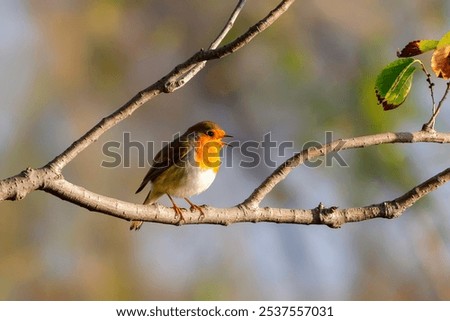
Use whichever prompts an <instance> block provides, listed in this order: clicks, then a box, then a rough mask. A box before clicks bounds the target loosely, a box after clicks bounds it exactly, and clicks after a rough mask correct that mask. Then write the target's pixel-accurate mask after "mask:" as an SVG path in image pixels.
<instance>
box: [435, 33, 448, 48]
mask: <svg viewBox="0 0 450 321" xmlns="http://www.w3.org/2000/svg"><path fill="white" fill-rule="evenodd" d="M448 45H450V31H449V32H447V33H446V34H445V35H444V36H443V37H442V38H441V40H439V43H438V44H437V49H439V48H443V47H445V46H448Z"/></svg>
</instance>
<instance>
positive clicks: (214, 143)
mask: <svg viewBox="0 0 450 321" xmlns="http://www.w3.org/2000/svg"><path fill="white" fill-rule="evenodd" d="M222 146H223V142H222V141H221V140H220V139H211V138H210V137H200V138H199V141H198V144H197V147H196V148H195V161H196V162H197V164H198V165H199V167H200V168H202V169H211V168H212V169H213V170H214V171H215V172H217V171H218V170H219V167H220V165H221V161H220V150H221V149H222Z"/></svg>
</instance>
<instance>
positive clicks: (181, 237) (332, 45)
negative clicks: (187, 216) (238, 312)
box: [0, 0, 450, 300]
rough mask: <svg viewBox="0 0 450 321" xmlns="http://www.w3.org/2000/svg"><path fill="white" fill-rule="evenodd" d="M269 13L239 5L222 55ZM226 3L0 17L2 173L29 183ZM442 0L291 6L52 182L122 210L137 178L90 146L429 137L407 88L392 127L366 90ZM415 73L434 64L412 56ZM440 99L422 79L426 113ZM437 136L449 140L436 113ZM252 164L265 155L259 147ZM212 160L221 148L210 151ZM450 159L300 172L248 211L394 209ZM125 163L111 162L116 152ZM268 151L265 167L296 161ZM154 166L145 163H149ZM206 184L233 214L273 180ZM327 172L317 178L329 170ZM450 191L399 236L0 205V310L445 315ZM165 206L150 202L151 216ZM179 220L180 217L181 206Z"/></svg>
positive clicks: (420, 98) (441, 10) (418, 97)
mask: <svg viewBox="0 0 450 321" xmlns="http://www.w3.org/2000/svg"><path fill="white" fill-rule="evenodd" d="M277 3H278V1H256V0H249V1H248V3H247V5H246V7H245V9H244V11H243V12H242V14H241V16H240V17H239V18H238V21H237V23H236V25H235V28H234V29H233V31H232V32H231V34H230V36H229V37H227V40H229V39H231V38H232V37H233V36H237V35H239V34H240V33H242V32H244V31H245V30H247V28H248V27H249V26H250V25H252V24H254V23H255V22H256V21H257V20H259V19H260V18H262V17H263V16H265V15H266V14H267V12H268V11H269V10H270V9H271V8H273V7H274V6H275V5H276V4H277ZM234 5H235V1H202V0H190V1H119V0H116V1H110V0H98V1H79V0H77V1H74V0H59V1H44V0H41V1H17V0H5V1H1V2H0V71H1V72H0V97H1V101H2V104H1V105H2V107H1V110H2V117H1V118H0V135H1V137H2V138H1V140H0V151H1V155H2V161H1V162H0V173H1V177H2V178H6V177H9V176H12V175H15V174H17V173H19V172H20V171H21V170H23V169H25V168H26V167H27V166H32V167H39V166H42V165H44V164H46V163H47V162H48V161H49V160H51V159H52V158H53V157H54V156H56V155H58V154H59V153H60V152H62V151H63V150H64V149H65V148H66V147H67V146H68V145H69V144H70V143H71V142H73V141H74V140H75V139H77V138H79V137H80V136H81V135H82V134H83V133H85V132H86V131H87V130H88V129H90V128H91V127H92V126H94V125H95V124H96V123H97V122H98V121H99V120H100V119H101V118H102V117H104V116H106V115H108V114H110V113H111V112H113V111H114V110H115V109H117V108H118V107H120V106H121V105H122V104H123V103H124V102H126V101H127V100H128V99H129V98H131V97H132V96H133V95H134V94H135V93H136V92H138V91H139V90H141V89H143V88H145V87H146V86H148V85H150V84H152V83H153V82H154V81H156V80H157V79H159V78H160V77H161V76H163V75H164V74H166V73H167V72H168V71H169V70H171V69H172V68H173V67H174V66H175V65H176V64H178V63H180V62H182V61H184V60H185V59H186V58H188V57H189V56H190V55H191V54H193V53H194V52H195V51H197V50H198V49H200V48H205V47H207V46H208V45H209V43H210V42H211V41H212V39H213V38H214V37H215V36H216V35H217V33H218V32H219V31H220V30H221V28H222V26H223V24H224V22H225V21H226V19H227V18H228V16H229V14H230V12H231V11H232V9H233V8H234ZM449 16H450V3H449V2H448V1H445V0H431V1H430V0H427V1H425V0H408V1H406V0H401V1H387V0H386V1H369V0H351V1H332V0H314V1H313V0H312V1H298V2H296V3H295V4H294V5H293V6H292V7H291V9H289V11H288V12H287V13H286V14H285V15H283V16H282V17H281V19H280V20H278V21H277V22H276V23H275V24H274V25H273V26H272V27H270V28H269V29H268V30H267V31H265V32H264V33H262V34H261V35H260V36H258V37H257V38H256V39H254V41H253V42H251V43H250V44H249V45H248V46H246V47H245V48H244V49H242V50H240V51H238V52H237V53H235V54H233V55H231V56H228V57H226V58H225V59H222V60H220V61H212V62H209V63H208V65H207V66H206V68H205V69H204V70H203V71H202V72H201V73H200V74H199V75H198V76H197V77H196V78H195V79H193V80H192V81H191V82H190V83H189V84H188V85H187V86H185V87H184V88H182V89H181V90H179V91H176V92H175V93H174V94H170V95H162V96H159V97H157V98H156V99H154V100H152V101H151V102H149V103H147V104H146V105H144V106H143V107H142V108H140V109H139V110H138V111H137V112H136V113H135V114H133V115H132V116H131V117H129V118H128V119H126V120H125V121H123V122H122V123H120V124H119V125H118V126H116V127H114V128H113V129H111V130H110V131H108V132H107V133H106V134H105V135H103V136H102V137H101V139H100V140H99V141H98V142H96V143H95V144H93V145H91V146H90V147H89V148H88V149H87V150H85V151H84V152H83V153H82V154H80V155H79V156H78V157H77V158H76V159H75V160H74V161H73V162H72V163H70V165H68V166H67V167H66V168H65V170H64V175H65V177H66V178H67V179H68V180H70V181H72V182H73V183H75V184H78V185H82V186H84V187H86V188H88V189H90V190H92V191H94V192H97V193H100V194H104V195H108V196H111V197H116V198H119V199H122V200H125V201H130V202H138V203H140V202H142V200H143V199H144V197H145V195H144V194H139V195H135V194H134V191H135V190H136V188H137V186H138V185H139V183H140V181H141V179H142V177H143V176H144V175H145V173H146V171H147V167H140V166H139V156H138V153H137V149H131V150H129V152H130V154H131V159H130V160H129V161H130V164H129V166H118V167H115V168H105V167H102V166H101V163H102V161H105V160H110V159H108V158H107V157H106V156H105V155H104V154H103V153H102V146H103V145H104V144H105V143H107V142H110V141H117V142H122V143H123V135H124V133H129V135H130V138H131V140H133V141H136V142H143V143H146V142H148V141H154V142H155V146H156V147H158V146H160V143H161V142H162V141H167V140H170V139H171V138H172V137H173V136H172V135H173V134H174V133H175V132H178V131H184V130H185V129H187V128H188V127H189V126H190V125H192V124H194V123H195V122H197V121H200V120H204V119H211V120H214V121H216V122H218V123H220V124H221V125H222V126H223V127H224V128H225V129H226V130H227V131H228V132H229V133H231V134H233V135H234V139H235V141H236V142H237V143H242V142H244V141H248V140H252V141H261V140H262V137H263V135H264V134H266V133H268V132H271V135H272V138H273V139H274V140H275V141H277V142H283V141H292V142H293V143H294V145H295V150H300V149H301V148H302V146H303V145H304V144H305V143H306V142H311V141H318V142H323V141H324V140H325V132H327V131H329V132H332V134H333V137H334V138H340V137H351V136H356V135H365V134H373V133H379V132H385V131H414V130H419V129H420V128H421V125H422V124H423V123H425V122H426V120H428V118H429V116H430V111H431V104H430V95H429V91H428V89H427V84H426V82H425V78H424V77H423V76H422V75H421V74H419V73H418V74H417V77H416V79H415V81H414V84H413V91H414V94H413V95H412V96H411V97H409V98H408V99H407V101H406V103H405V105H403V106H402V107H401V108H399V109H398V110H394V111H390V112H383V111H382V108H381V107H380V106H377V105H376V99H375V96H374V92H373V86H374V80H375V77H376V74H377V73H378V72H379V71H380V70H381V68H382V67H383V66H385V65H386V64H387V63H389V62H390V61H391V60H393V59H395V52H396V50H397V49H398V48H401V47H402V46H403V45H404V44H406V43H407V42H408V41H411V40H415V39H420V38H424V39H439V38H440V37H441V36H442V35H443V34H444V33H446V32H447V31H448V30H449V27H450V25H449V21H448V17H449ZM423 58H424V61H425V62H427V63H428V61H429V59H430V56H429V55H424V57H423ZM442 89H443V85H442V84H440V82H437V85H436V96H437V97H440V95H441V94H442ZM447 107H450V106H445V107H444V110H443V112H442V113H441V115H440V116H439V118H438V123H437V129H438V130H440V131H449V130H450V123H449V122H448V118H449V116H450V111H449V108H447ZM257 151H258V153H260V154H261V155H262V154H263V150H262V149H258V150H257ZM226 152H227V151H225V153H226ZM448 152H449V147H448V146H440V145H431V144H414V145H395V146H378V147H371V148H367V149H363V150H353V151H345V152H343V153H341V154H340V155H341V156H342V157H343V158H344V159H345V161H346V163H347V164H348V167H342V166H339V164H337V163H336V162H333V163H332V164H331V165H332V166H325V164H323V165H322V166H319V167H316V168H312V167H301V168H298V169H296V170H295V171H293V172H292V174H291V175H290V176H289V177H288V178H287V179H286V180H285V181H284V182H282V183H281V184H280V185H279V186H278V187H277V188H276V189H275V190H274V191H273V192H272V193H271V194H270V195H269V197H267V198H266V199H265V200H264V202H263V205H264V206H273V207H288V208H313V207H315V206H317V205H318V203H319V202H323V203H324V204H325V206H339V207H350V206H362V205H368V204H372V203H377V202H381V201H383V200H389V199H393V198H395V197H397V196H399V195H401V194H403V193H404V192H405V191H407V190H409V189H410V188H412V187H413V186H415V185H416V184H418V183H420V182H422V181H424V180H425V179H427V178H428V177H431V176H432V175H434V174H436V173H437V172H439V171H441V170H442V169H444V168H446V167H447V166H448V165H449V164H448ZM120 153H121V154H122V155H123V153H125V151H123V150H120ZM293 153H294V150H293V149H291V150H289V151H288V153H287V154H286V155H284V156H280V155H277V154H276V151H273V155H272V156H273V160H275V161H276V163H277V164H280V163H281V162H282V161H283V160H285V159H286V158H287V157H288V156H290V155H292V154H293ZM150 154H151V153H150ZM231 159H232V166H228V167H227V168H222V169H221V171H220V172H219V175H218V177H217V178H216V180H215V182H214V184H213V185H212V187H211V188H210V189H209V190H207V191H206V192H205V193H203V194H201V195H199V196H196V197H193V198H192V200H193V201H195V202H196V203H198V204H203V203H207V204H210V205H212V206H216V207H227V206H232V205H234V204H237V203H239V202H241V201H242V200H243V199H244V198H246V197H247V196H248V195H249V193H251V192H252V191H253V189H254V188H255V187H256V186H258V184H259V183H260V182H261V181H262V180H263V179H264V178H265V177H266V176H267V175H268V174H269V173H270V172H271V171H272V170H273V168H271V167H270V166H267V165H266V164H260V165H259V166H256V167H255V168H240V167H239V162H240V161H241V160H243V159H244V157H243V155H242V154H241V153H239V150H238V149H233V154H232V155H231ZM329 165H330V164H329ZM449 195H450V186H444V187H442V188H440V189H439V190H437V191H435V192H433V193H432V194H431V195H429V196H427V197H426V198H425V199H422V200H421V201H419V202H418V203H417V204H416V205H414V207H413V208H411V209H409V210H408V211H407V212H406V213H405V214H404V215H403V216H402V217H400V218H399V219H395V220H381V219H377V220H371V221H366V222H361V223H356V224H347V225H345V226H343V227H342V228H341V229H338V230H333V229H330V228H328V227H324V226H296V225H276V224H266V223H260V224H235V225H232V226H229V227H221V226H207V225H201V226H183V227H174V226H163V225H158V224H150V223H146V224H144V226H143V228H142V229H141V231H140V232H138V233H135V232H129V230H128V226H129V223H128V222H126V221H122V220H118V219H115V218H112V217H109V216H106V215H102V214H98V213H92V212H89V211H87V210H84V209H81V208H78V207H77V206H75V205H72V204H69V203H67V202H64V201H62V200H60V199H57V198H55V197H53V196H51V195H49V194H46V193H43V192H35V193H32V194H30V195H28V196H27V197H26V198H25V199H24V200H22V201H20V202H2V203H1V204H0V213H1V215H0V299H2V300H269V299H271V300H441V299H444V300H445V299H450V240H449V235H450V219H449V216H448V215H449V213H448V206H449V203H448V200H449ZM161 202H162V203H163V204H166V205H168V204H169V202H168V201H167V200H166V199H163V200H162V201H161ZM179 203H180V205H181V204H183V206H186V205H185V204H184V203H183V201H181V200H180V201H179Z"/></svg>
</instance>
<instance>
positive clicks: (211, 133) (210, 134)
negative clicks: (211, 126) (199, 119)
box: [206, 130, 214, 137]
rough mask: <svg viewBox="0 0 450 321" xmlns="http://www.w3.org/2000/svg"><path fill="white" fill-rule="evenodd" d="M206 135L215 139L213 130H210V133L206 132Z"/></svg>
mask: <svg viewBox="0 0 450 321" xmlns="http://www.w3.org/2000/svg"><path fill="white" fill-rule="evenodd" d="M206 135H208V136H210V137H213V136H214V132H213V131H212V130H208V131H207V132H206Z"/></svg>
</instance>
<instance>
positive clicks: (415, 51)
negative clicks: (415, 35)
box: [397, 40, 439, 58]
mask: <svg viewBox="0 0 450 321" xmlns="http://www.w3.org/2000/svg"><path fill="white" fill-rule="evenodd" d="M438 43H439V40H414V41H411V42H410V43H408V44H407V45H406V46H405V47H404V48H403V49H402V50H401V51H397V57H399V58H406V57H412V56H417V55H420V54H423V53H424V52H427V51H430V50H434V49H436V47H437V46H438Z"/></svg>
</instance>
